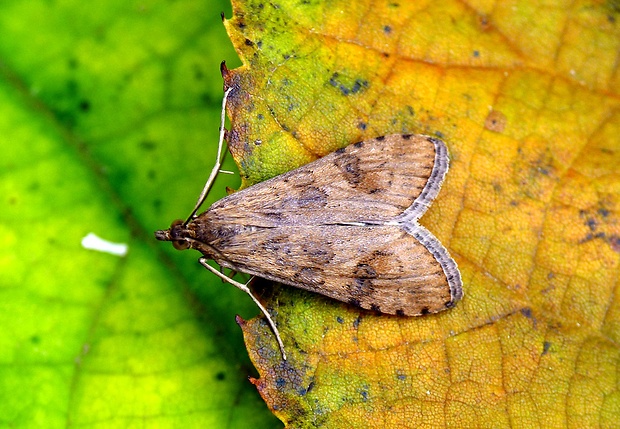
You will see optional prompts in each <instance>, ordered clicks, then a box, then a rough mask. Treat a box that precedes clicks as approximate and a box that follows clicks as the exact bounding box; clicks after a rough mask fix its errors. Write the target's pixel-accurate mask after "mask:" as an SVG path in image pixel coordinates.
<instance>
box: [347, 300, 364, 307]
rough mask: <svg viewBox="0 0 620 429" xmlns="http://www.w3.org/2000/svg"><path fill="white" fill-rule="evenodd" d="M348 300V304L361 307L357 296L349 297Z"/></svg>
mask: <svg viewBox="0 0 620 429" xmlns="http://www.w3.org/2000/svg"><path fill="white" fill-rule="evenodd" d="M348 302H349V304H351V305H354V306H356V307H361V306H362V303H361V302H360V300H359V299H357V298H351V299H349V301H348Z"/></svg>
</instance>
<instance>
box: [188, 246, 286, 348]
mask: <svg viewBox="0 0 620 429" xmlns="http://www.w3.org/2000/svg"><path fill="white" fill-rule="evenodd" d="M198 262H200V264H201V265H202V266H203V267H205V268H206V269H207V270H209V271H211V272H212V273H213V274H215V275H216V276H218V277H219V278H221V279H222V280H224V281H226V282H228V283H230V284H231V285H233V286H235V287H236V288H238V289H240V290H242V291H244V292H245V293H247V294H248V295H250V298H252V301H254V303H255V304H256V305H257V306H258V308H260V311H262V312H263V314H264V315H265V318H267V322H268V323H269V326H271V330H272V331H273V333H274V334H275V336H276V340H277V341H278V345H279V346H280V352H281V353H282V359H283V360H286V353H285V352H284V343H283V342H282V338H280V331H278V328H277V327H276V324H275V323H274V321H273V319H272V318H271V315H270V314H269V312H268V311H267V309H266V308H265V307H263V304H261V303H260V301H259V300H258V299H256V297H255V296H254V295H252V291H251V290H250V288H248V285H247V284H243V283H239V282H238V281H236V280H233V279H231V278H230V277H228V276H227V275H226V274H224V273H221V272H220V271H219V270H218V269H216V268H213V267H212V266H211V265H209V264H208V263H207V258H200V259H199V260H198ZM250 280H251V279H250Z"/></svg>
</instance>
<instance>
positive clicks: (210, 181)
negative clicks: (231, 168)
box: [184, 87, 232, 225]
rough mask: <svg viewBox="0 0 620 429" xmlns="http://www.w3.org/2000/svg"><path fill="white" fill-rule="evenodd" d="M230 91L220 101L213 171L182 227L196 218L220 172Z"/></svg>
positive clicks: (230, 89) (229, 89)
mask: <svg viewBox="0 0 620 429" xmlns="http://www.w3.org/2000/svg"><path fill="white" fill-rule="evenodd" d="M230 91H232V87H230V88H228V89H227V90H226V91H225V92H224V98H223V99H222V116H221V119H220V138H219V141H218V145H217V159H216V160H215V165H214V166H213V170H211V174H210V175H209V178H208V179H207V182H206V183H205V186H204V188H202V192H201V193H200V196H199V197H198V201H197V202H196V206H195V207H194V210H192V212H191V214H190V215H189V217H188V218H187V220H186V221H185V224H184V225H187V224H188V223H189V222H190V221H191V220H192V219H194V217H196V212H197V211H198V209H199V208H200V206H201V205H202V203H204V201H205V198H207V194H208V193H209V189H211V186H212V185H213V182H214V181H215V178H216V177H217V173H218V172H219V171H220V167H222V162H223V160H224V155H226V152H224V153H222V152H223V151H222V149H223V148H224V133H225V132H226V129H225V128H224V123H225V122H226V101H227V100H228V94H230Z"/></svg>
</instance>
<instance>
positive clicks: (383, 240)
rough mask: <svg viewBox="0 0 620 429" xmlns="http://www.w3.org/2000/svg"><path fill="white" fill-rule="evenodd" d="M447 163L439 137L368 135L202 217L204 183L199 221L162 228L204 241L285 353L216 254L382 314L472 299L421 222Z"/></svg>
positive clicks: (178, 240)
mask: <svg viewBox="0 0 620 429" xmlns="http://www.w3.org/2000/svg"><path fill="white" fill-rule="evenodd" d="M222 139H223V138H220V141H222ZM220 150H221V144H220ZM219 159H220V157H219V156H218V160H219ZM448 163H449V160H448V150H447V148H446V145H445V143H444V142H443V141H441V140H439V139H437V138H433V137H429V136H424V135H389V136H384V137H378V138H375V139H371V140H366V141H361V142H358V143H354V144H351V145H349V146H347V147H345V148H342V149H338V150H336V151H335V152H332V153H331V154H329V155H327V156H325V157H323V158H320V159H318V160H316V161H314V162H312V163H310V164H307V165H304V166H302V167H300V168H297V169H296V170H293V171H290V172H288V173H284V174H282V175H280V176H277V177H274V178H272V179H270V180H267V181H265V182H262V183H259V184H256V185H254V186H251V187H249V188H246V189H243V190H241V191H238V192H235V193H233V194H232V195H229V196H227V197H225V198H223V199H221V200H219V201H217V202H215V203H214V204H212V205H211V206H210V207H209V208H208V210H206V211H205V212H203V213H202V214H200V215H198V216H196V215H195V213H196V211H197V208H198V207H199V206H200V204H201V203H202V200H204V195H206V193H207V191H208V186H205V190H203V193H202V194H201V198H200V199H199V202H198V204H197V205H196V209H194V212H193V213H192V215H190V217H189V219H188V220H186V221H184V222H183V221H175V222H174V223H173V224H172V226H171V227H170V228H169V229H168V230H162V231H157V232H156V233H155V236H156V238H157V239H158V240H163V241H171V242H172V243H173V244H174V245H175V247H176V248H178V249H186V248H192V249H196V250H198V251H199V252H201V253H202V255H203V256H202V258H200V263H201V264H202V265H204V266H205V267H206V268H207V269H209V270H210V271H211V272H213V273H214V274H216V275H218V276H220V277H222V278H224V279H225V280H226V281H228V282H230V283H232V284H233V285H235V286H236V287H238V288H240V289H241V290H243V291H244V292H246V293H247V294H249V295H250V296H251V297H252V299H253V300H254V302H255V303H256V304H257V305H258V306H259V308H260V309H261V310H262V312H263V313H264V315H265V317H266V318H267V321H268V323H269V324H270V326H271V328H272V330H273V332H274V333H275V336H276V339H277V341H278V344H279V346H280V349H281V352H282V356H283V358H284V359H286V354H285V352H284V346H283V343H282V340H281V338H280V335H279V332H278V329H277V327H276V324H275V323H274V322H273V320H272V319H271V317H270V315H269V313H268V311H267V310H266V309H265V308H264V307H263V306H262V304H261V303H260V302H259V301H258V299H256V298H255V297H254V296H253V295H252V293H251V291H250V289H249V288H248V286H247V284H243V283H239V282H237V281H235V280H233V279H231V278H229V277H228V276H226V275H224V274H223V273H221V272H220V271H218V270H217V269H216V268H214V267H212V266H210V265H208V264H207V261H208V260H213V261H215V262H216V263H217V264H218V265H219V266H220V267H222V268H228V269H230V270H233V271H235V272H243V273H247V274H250V275H252V276H257V277H262V278H265V279H269V280H273V281H275V282H279V283H283V284H286V285H290V286H293V287H297V288H301V289H305V290H308V291H312V292H316V293H319V294H321V295H325V296H328V297H331V298H334V299H336V300H339V301H343V302H347V303H349V304H351V305H354V306H357V307H361V308H364V309H367V310H373V311H377V312H380V313H386V314H393V315H398V316H421V315H425V314H428V313H436V312H439V311H442V310H446V309H448V308H451V307H453V306H454V305H455V304H456V303H457V302H458V301H459V299H460V298H461V297H462V281H461V275H460V272H459V269H458V267H457V264H456V262H455V261H454V259H453V258H452V257H451V256H450V255H449V253H448V251H447V250H446V248H445V247H444V246H443V245H442V244H441V243H440V242H439V240H438V239H437V238H436V237H435V236H434V235H433V234H431V233H430V232H429V231H428V230H427V229H426V228H424V227H423V226H421V225H420V224H419V223H418V219H419V218H420V217H421V216H422V215H423V214H424V213H425V212H426V210H427V209H428V207H429V206H430V204H431V203H432V202H433V200H434V199H435V197H436V196H437V194H438V193H439V190H440V188H441V185H442V183H443V180H444V177H445V175H446V172H447V171H448ZM216 167H217V168H219V166H217V165H216ZM214 171H215V169H214ZM212 176H213V173H212Z"/></svg>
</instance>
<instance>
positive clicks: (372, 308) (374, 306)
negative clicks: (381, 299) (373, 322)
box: [370, 304, 381, 313]
mask: <svg viewBox="0 0 620 429" xmlns="http://www.w3.org/2000/svg"><path fill="white" fill-rule="evenodd" d="M370 309H371V310H373V311H378V312H379V313H381V307H379V306H378V305H377V304H370Z"/></svg>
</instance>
